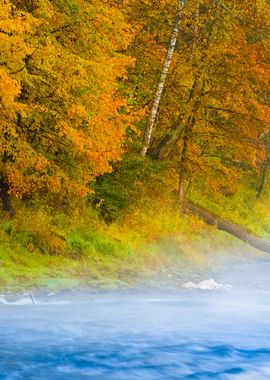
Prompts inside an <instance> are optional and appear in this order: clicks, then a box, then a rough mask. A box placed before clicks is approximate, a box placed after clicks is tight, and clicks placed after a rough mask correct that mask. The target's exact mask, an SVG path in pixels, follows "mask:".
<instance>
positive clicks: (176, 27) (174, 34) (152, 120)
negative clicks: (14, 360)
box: [140, 0, 185, 157]
mask: <svg viewBox="0 0 270 380" xmlns="http://www.w3.org/2000/svg"><path fill="white" fill-rule="evenodd" d="M184 5H185V0H178V10H177V17H176V21H175V25H174V28H173V32H172V36H171V40H170V44H169V48H168V50H167V54H166V57H165V61H164V64H163V68H162V72H161V76H160V80H159V83H158V86H157V89H156V93H155V97H154V102H153V105H152V109H151V114H150V120H149V123H148V125H147V128H146V132H145V137H144V144H143V148H142V150H141V154H140V155H141V157H145V155H146V153H147V150H148V148H149V146H150V142H151V138H152V134H153V129H154V125H155V120H156V116H157V112H158V108H159V103H160V99H161V95H162V93H163V89H164V85H165V81H166V78H167V75H168V71H169V68H170V65H171V60H172V56H173V52H174V49H175V46H176V41H177V36H178V32H179V22H180V20H181V17H182V9H183V7H184Z"/></svg>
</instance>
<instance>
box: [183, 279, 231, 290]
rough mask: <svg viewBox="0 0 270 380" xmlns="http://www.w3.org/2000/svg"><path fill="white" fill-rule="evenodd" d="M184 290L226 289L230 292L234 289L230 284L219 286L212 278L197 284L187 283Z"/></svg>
mask: <svg viewBox="0 0 270 380" xmlns="http://www.w3.org/2000/svg"><path fill="white" fill-rule="evenodd" d="M182 288H184V289H201V290H215V289H226V290H230V289H231V288H232V286H231V285H229V284H225V285H224V284H218V283H217V282H216V281H215V280H213V279H212V278H210V279H209V280H204V281H201V282H199V283H198V284H195V283H194V282H186V283H185V284H183V285H182Z"/></svg>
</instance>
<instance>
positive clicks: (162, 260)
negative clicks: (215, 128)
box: [0, 183, 270, 291]
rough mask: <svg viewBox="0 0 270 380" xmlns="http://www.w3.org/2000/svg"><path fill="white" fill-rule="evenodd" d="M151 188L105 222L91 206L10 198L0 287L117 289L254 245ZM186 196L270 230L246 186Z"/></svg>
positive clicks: (263, 204)
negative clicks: (184, 211)
mask: <svg viewBox="0 0 270 380" xmlns="http://www.w3.org/2000/svg"><path fill="white" fill-rule="evenodd" d="M150 190H151V191H148V192H146V193H145V194H144V195H141V196H140V197H137V198H136V201H135V200H134V204H133V207H132V208H131V210H130V212H129V213H127V214H126V216H125V217H123V214H121V216H120V218H119V219H116V220H115V221H114V222H113V223H110V224H109V225H107V224H105V223H104V222H103V221H102V220H101V219H100V217H99V215H98V211H95V210H94V209H93V207H92V206H91V205H90V206H89V205H84V207H82V208H81V209H79V210H76V209H75V210H71V211H70V212H69V213H67V212H62V211H59V210H52V209H48V208H46V207H42V206H40V205H39V206H34V205H32V206H30V207H29V205H28V206H26V205H25V204H24V203H23V202H22V201H16V202H17V203H16V216H15V218H13V219H9V218H8V217H7V216H6V215H4V214H3V213H2V214H1V215H0V216H1V221H0V288H1V289H2V290H16V291H17V290H22V289H35V288H47V289H59V288H70V287H89V286H90V287H98V288H102V289H117V288H119V287H129V286H134V285H135V284H138V283H141V282H143V281H146V279H147V278H148V279H149V278H151V276H153V275H154V274H155V273H157V272H159V271H163V270H164V269H166V268H167V267H170V266H174V265H179V267H181V268H182V270H185V268H186V270H189V269H190V268H194V267H198V266H199V267H208V266H209V265H210V266H211V264H212V262H213V261H214V260H215V258H216V257H217V255H219V254H220V252H223V253H222V254H223V255H225V256H226V252H230V251H232V250H233V249H235V246H238V245H239V246H241V247H242V250H243V251H244V252H249V251H250V252H255V251H252V250H250V249H249V248H248V247H247V246H245V245H243V244H242V245H241V243H240V242H238V241H237V239H235V238H233V237H231V236H229V235H228V234H226V233H223V232H220V231H217V230H216V229H215V228H214V227H209V226H206V225H205V224H204V223H203V222H202V221H201V220H200V219H199V218H197V217H195V216H192V215H186V216H185V217H180V215H179V208H178V205H177V201H176V199H175V196H174V195H173V194H172V192H170V191H168V190H166V189H165V190H164V192H160V183H158V185H157V188H153V187H152V188H151V189H150ZM266 194H269V192H266ZM191 195H192V199H193V200H194V201H196V202H197V203H199V204H200V205H202V206H203V207H205V208H207V209H209V210H210V211H213V212H216V213H218V214H220V215H221V216H223V217H224V218H228V219H230V220H232V221H235V222H238V223H241V224H243V225H244V226H246V227H247V228H249V229H251V230H253V231H254V232H256V233H257V234H259V235H261V236H265V237H266V238H269V237H270V226H269V216H270V215H269V211H268V210H269V209H270V207H269V206H270V197H269V196H266V195H264V196H263V197H262V198H261V199H259V200H256V198H255V195H254V190H252V188H249V187H247V186H245V187H243V188H242V189H241V188H240V189H239V191H238V192H237V193H235V194H233V195H231V196H229V197H228V196H227V197H226V196H224V195H222V194H217V193H216V194H209V193H208V194H207V193H206V192H204V191H202V189H201V191H199V189H198V190H196V191H195V190H193V191H192V194H191ZM188 268H189V269H188Z"/></svg>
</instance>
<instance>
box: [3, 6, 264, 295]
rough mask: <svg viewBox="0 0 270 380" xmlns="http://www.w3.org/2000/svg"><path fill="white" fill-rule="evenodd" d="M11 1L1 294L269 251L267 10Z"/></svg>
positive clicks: (6, 16) (111, 281)
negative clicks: (227, 253)
mask: <svg viewBox="0 0 270 380" xmlns="http://www.w3.org/2000/svg"><path fill="white" fill-rule="evenodd" d="M0 3H1V6H0V44H1V51H0V128H1V134H0V203H1V210H0V220H1V221H0V225H1V228H0V287H2V288H5V289H9V288H12V289H17V288H18V289H21V288H24V287H36V286H44V287H55V286H60V287H61V286H63V287H67V286H76V285H87V286H89V285H90V286H104V287H106V286H115V287H118V286H121V285H123V284H124V285H125V284H130V283H134V282H137V281H140V280H141V279H142V278H147V277H149V274H151V273H154V272H155V271H159V270H166V268H167V267H169V266H172V265H179V266H181V268H182V267H184V268H189V267H193V266H196V265H208V264H207V263H208V261H209V257H211V252H213V251H217V250H221V251H223V250H226V249H229V248H230V247H232V246H234V245H238V244H243V245H244V247H245V249H247V250H250V249H251V250H252V249H253V248H257V249H259V250H261V251H264V252H268V253H270V223H269V220H270V212H269V209H270V184H269V168H270V2H269V0H253V1H251V0H242V1H239V0H224V1H222V0H200V1H195V0H178V1H176V0H174V1H171V0H170V1H169V0H159V1H157V0H152V1H149V0H92V1H89V0H25V1H23V0H0ZM220 230H223V232H222V231H220ZM224 231H225V232H224ZM237 238H238V239H237ZM241 241H244V242H245V243H248V244H247V245H246V244H244V243H241ZM249 246H253V248H250V247H249ZM183 270H184V269H183Z"/></svg>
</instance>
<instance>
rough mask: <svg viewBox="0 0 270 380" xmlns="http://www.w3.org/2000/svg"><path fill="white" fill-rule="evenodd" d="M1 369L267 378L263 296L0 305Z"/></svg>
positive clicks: (122, 379) (125, 297)
mask: <svg viewBox="0 0 270 380" xmlns="http://www.w3.org/2000/svg"><path fill="white" fill-rule="evenodd" d="M0 369H1V370H0V379H1V380H4V379H5V380H7V379H8V380H31V379H35V380H36V379H39V380H56V379H59V380H60V379H61V380H71V379H72V380H83V379H95V380H133V379H134V380H135V379H136V380H137V379H142V380H174V379H175V380H182V379H203V380H206V379H215V380H219V379H222V380H223V379H224V380H225V379H230V380H242V379H243V380H244V379H245V380H261V379H262V380H263V379H270V293H269V292H268V291H264V290H263V291H262V290H260V291H258V289H257V290H256V289H255V290H254V291H251V289H249V290H248V291H243V290H241V291H238V290H237V291H235V290H233V289H232V290H231V291H184V290H181V289H179V292H174V293H173V294H172V293H169V294H166V293H164V292H162V294H158V293H157V292H155V293H154V294H151V292H148V293H147V294H146V293H145V292H142V293H141V294H137V293H136V294H122V295H121V294H110V295H109V294H107V295H98V296H92V295H91V294H89V295H87V296H86V295H84V297H80V294H78V295H76V297H74V296H73V297H72V299H70V300H67V299H66V298H65V300H64V301H63V302H62V301H61V299H53V298H52V299H49V300H48V299H45V300H40V301H39V300H37V305H36V306H33V305H31V304H29V305H16V304H12V305H4V304H3V305H1V304H0Z"/></svg>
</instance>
